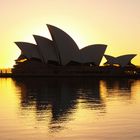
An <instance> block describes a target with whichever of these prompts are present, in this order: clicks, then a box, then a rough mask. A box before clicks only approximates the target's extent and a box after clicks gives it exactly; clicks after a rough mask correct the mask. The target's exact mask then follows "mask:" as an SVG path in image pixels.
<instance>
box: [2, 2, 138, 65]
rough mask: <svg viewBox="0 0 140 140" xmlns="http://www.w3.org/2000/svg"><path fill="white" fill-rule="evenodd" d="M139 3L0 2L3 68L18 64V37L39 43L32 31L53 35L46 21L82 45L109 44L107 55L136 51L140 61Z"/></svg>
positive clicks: (42, 34)
mask: <svg viewBox="0 0 140 140" xmlns="http://www.w3.org/2000/svg"><path fill="white" fill-rule="evenodd" d="M13 3H14V4H13ZM27 3H28V5H27ZM32 3H34V5H33V6H32V7H31V5H32ZM73 3H74V4H73ZM21 5H22V7H21ZM139 6H140V1H138V0H133V1H131V0H123V1H120V0H113V1H112V0H93V1H87V0H83V1H80V0H77V1H74V0H72V1H64V0H55V1H54V0H52V1H50V0H48V1H44V0H41V1H33V0H31V1H27V0H25V1H22V2H20V3H19V2H18V1H17V0H13V1H12V2H11V1H8V2H7V1H3V2H0V8H1V11H2V12H1V17H2V19H1V27H0V28H1V34H0V38H1V41H0V57H1V59H0V68H8V67H13V65H14V64H15V62H14V60H16V59H17V58H18V56H19V55H20V53H21V52H20V49H19V48H18V47H17V46H16V44H14V42H15V41H23V42H30V43H36V42H35V40H34V38H33V36H32V35H33V34H35V35H40V36H44V37H47V38H49V39H51V36H50V33H49V31H48V29H47V26H46V24H51V25H54V26H56V27H58V28H60V29H62V30H63V31H65V32H66V33H67V34H69V35H70V36H71V37H72V38H73V40H74V41H75V42H76V43H77V45H78V47H79V48H83V47H85V46H88V45H91V44H106V45H108V47H107V49H106V52H105V54H108V55H113V56H120V55H124V54H135V53H136V54H137V56H136V57H135V58H134V59H133V61H132V62H133V63H134V64H136V65H140V61H139V60H140V47H139V46H140V41H139V36H140V26H139V23H140V18H139V16H140V9H139ZM36 9H39V10H36ZM11 11H12V12H11ZM9 13H10V14H9Z"/></svg>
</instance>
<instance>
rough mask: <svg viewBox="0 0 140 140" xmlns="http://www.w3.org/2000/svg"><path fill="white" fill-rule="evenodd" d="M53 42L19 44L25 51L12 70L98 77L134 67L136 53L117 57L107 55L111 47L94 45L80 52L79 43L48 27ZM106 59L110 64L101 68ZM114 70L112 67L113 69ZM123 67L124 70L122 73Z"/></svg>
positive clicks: (55, 28) (60, 31)
mask: <svg viewBox="0 0 140 140" xmlns="http://www.w3.org/2000/svg"><path fill="white" fill-rule="evenodd" d="M47 27H48V29H49V32H50V34H51V37H52V40H50V39H48V38H45V37H42V36H38V35H33V37H34V39H35V41H36V44H32V43H28V42H15V43H16V45H17V46H18V47H19V48H20V50H21V55H20V56H19V57H18V58H17V60H15V61H16V64H15V65H14V68H13V69H12V73H13V74H17V75H38V76H41V75H43V76H44V75H46V76H55V75H57V76H92V75H98V74H103V73H104V74H105V73H110V71H111V72H112V71H113V70H114V69H115V72H116V71H118V72H120V71H121V72H122V69H125V70H126V68H127V71H128V70H129V69H128V67H132V66H134V65H132V64H131V60H132V59H133V58H134V57H135V56H136V55H135V54H128V55H122V56H119V57H113V56H109V55H104V53H105V50H106V48H107V45H104V44H93V45H89V46H86V47H84V48H82V49H79V48H78V46H77V44H76V43H75V41H74V40H73V39H72V38H71V37H70V36H69V35H68V34H67V33H66V32H64V31H63V30H61V29H59V28H57V27H55V26H52V25H47ZM103 56H104V57H105V58H106V60H107V62H106V63H105V64H104V65H105V66H100V63H101V60H102V58H103ZM116 66H117V67H116ZM110 67H111V68H110ZM120 68H121V70H120Z"/></svg>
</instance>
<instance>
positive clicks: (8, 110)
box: [0, 78, 140, 140]
mask: <svg viewBox="0 0 140 140" xmlns="http://www.w3.org/2000/svg"><path fill="white" fill-rule="evenodd" d="M108 139H110V140H115V139H117V140H132V139H134V140H140V80H132V79H103V80H99V79H94V78H91V79H87V78H85V79H76V78H75V79H54V78H53V79H51V78H50V79H45V78H44V79H43V78H42V79H41V78H25V79H11V78H7V79H6V78H1V79H0V140H108Z"/></svg>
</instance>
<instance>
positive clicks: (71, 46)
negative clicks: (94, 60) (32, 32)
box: [47, 24, 80, 65]
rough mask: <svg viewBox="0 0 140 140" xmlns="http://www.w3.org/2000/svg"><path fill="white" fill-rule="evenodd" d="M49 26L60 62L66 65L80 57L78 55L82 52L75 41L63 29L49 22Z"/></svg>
mask: <svg viewBox="0 0 140 140" xmlns="http://www.w3.org/2000/svg"><path fill="white" fill-rule="evenodd" d="M47 26H48V29H49V31H50V34H51V36H52V39H53V41H54V46H55V47H56V50H57V53H58V56H59V60H60V64H62V65H66V64H68V63H69V62H70V61H72V60H74V61H75V60H76V59H77V58H78V57H77V55H79V54H80V52H79V48H78V46H77V44H76V43H75V41H74V40H73V39H72V38H71V37H70V36H69V35H68V34H67V33H65V32H64V31H63V30H61V29H59V28H57V27H55V26H52V25H48V24H47Z"/></svg>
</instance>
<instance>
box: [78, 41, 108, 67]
mask: <svg viewBox="0 0 140 140" xmlns="http://www.w3.org/2000/svg"><path fill="white" fill-rule="evenodd" d="M106 47H107V45H104V44H94V45H90V46H87V47H85V48H82V49H81V50H80V53H81V59H82V60H81V61H82V63H94V64H95V65H100V62H101V60H102V57H103V55H104V52H105V50H106Z"/></svg>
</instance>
